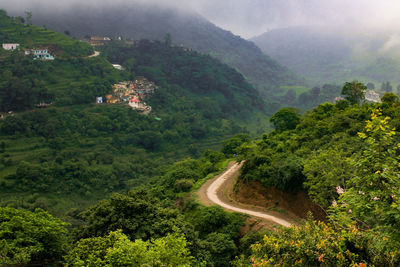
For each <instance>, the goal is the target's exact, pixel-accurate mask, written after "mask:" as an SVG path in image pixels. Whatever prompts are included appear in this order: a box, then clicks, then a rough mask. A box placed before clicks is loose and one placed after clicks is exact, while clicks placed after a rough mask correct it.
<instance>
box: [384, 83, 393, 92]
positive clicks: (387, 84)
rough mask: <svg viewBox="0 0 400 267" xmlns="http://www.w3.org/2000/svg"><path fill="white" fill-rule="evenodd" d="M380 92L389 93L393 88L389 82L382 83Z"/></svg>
mask: <svg viewBox="0 0 400 267" xmlns="http://www.w3.org/2000/svg"><path fill="white" fill-rule="evenodd" d="M381 90H382V91H384V92H387V93H389V92H392V91H393V86H392V85H391V84H390V82H383V83H382V85H381Z"/></svg>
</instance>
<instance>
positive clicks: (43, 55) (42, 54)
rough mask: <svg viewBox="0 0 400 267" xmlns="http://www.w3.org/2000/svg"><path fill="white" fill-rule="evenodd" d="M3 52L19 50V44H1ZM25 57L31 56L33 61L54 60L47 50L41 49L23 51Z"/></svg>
mask: <svg viewBox="0 0 400 267" xmlns="http://www.w3.org/2000/svg"><path fill="white" fill-rule="evenodd" d="M2 47H3V49H4V50H7V51H14V50H17V49H19V44H3V45H2ZM25 56H32V58H33V59H34V60H54V59H55V58H54V56H52V55H51V54H50V52H49V50H48V49H47V48H42V49H28V50H25Z"/></svg>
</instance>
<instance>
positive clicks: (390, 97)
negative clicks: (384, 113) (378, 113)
mask: <svg viewBox="0 0 400 267" xmlns="http://www.w3.org/2000/svg"><path fill="white" fill-rule="evenodd" d="M381 100H382V102H383V103H388V104H394V103H399V102H400V101H399V96H398V95H396V94H394V93H385V94H384V95H383V96H382V98H381Z"/></svg>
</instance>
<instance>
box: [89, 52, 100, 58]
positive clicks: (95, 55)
mask: <svg viewBox="0 0 400 267" xmlns="http://www.w3.org/2000/svg"><path fill="white" fill-rule="evenodd" d="M97 56H100V52H99V51H94V53H93V55H90V56H87V58H91V57H97Z"/></svg>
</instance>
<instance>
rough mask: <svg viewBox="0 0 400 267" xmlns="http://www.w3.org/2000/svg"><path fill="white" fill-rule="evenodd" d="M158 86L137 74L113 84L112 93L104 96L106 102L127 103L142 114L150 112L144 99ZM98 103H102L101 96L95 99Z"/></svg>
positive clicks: (149, 107)
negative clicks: (132, 79)
mask: <svg viewBox="0 0 400 267" xmlns="http://www.w3.org/2000/svg"><path fill="white" fill-rule="evenodd" d="M157 89H158V86H156V85H155V83H154V82H151V81H149V80H147V79H146V78H145V77H142V76H138V77H137V78H136V79H135V80H134V81H123V82H119V83H116V84H114V85H113V91H112V94H109V95H107V96H106V101H107V103H108V104H116V103H128V105H129V106H130V107H132V108H133V109H135V110H138V111H139V112H142V113H143V114H149V113H150V112H151V106H149V105H147V104H146V103H145V102H144V100H145V99H146V98H147V97H148V96H149V95H152V94H153V93H154V91H155V90H157ZM97 102H98V103H103V99H102V98H98V99H97Z"/></svg>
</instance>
